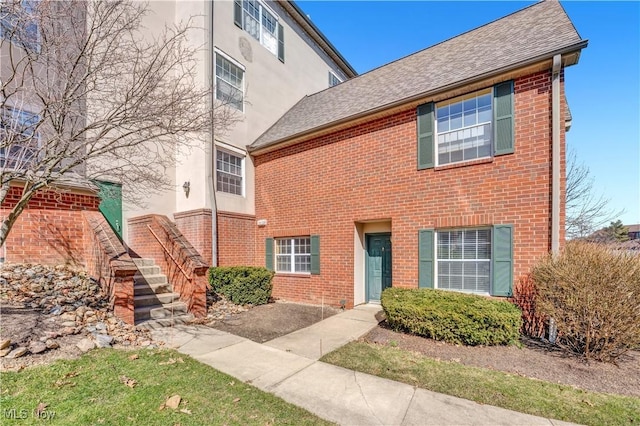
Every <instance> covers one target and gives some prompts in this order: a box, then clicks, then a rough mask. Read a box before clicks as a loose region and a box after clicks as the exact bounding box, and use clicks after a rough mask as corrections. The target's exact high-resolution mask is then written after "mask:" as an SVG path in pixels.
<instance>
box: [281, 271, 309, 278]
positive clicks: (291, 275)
mask: <svg viewBox="0 0 640 426" xmlns="http://www.w3.org/2000/svg"><path fill="white" fill-rule="evenodd" d="M276 277H289V278H311V274H310V273H304V272H300V273H297V274H296V273H294V272H276Z"/></svg>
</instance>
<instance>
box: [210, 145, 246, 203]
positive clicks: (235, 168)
mask: <svg viewBox="0 0 640 426" xmlns="http://www.w3.org/2000/svg"><path fill="white" fill-rule="evenodd" d="M243 163H244V157H242V156H239V155H235V154H232V153H230V152H227V151H223V150H221V149H216V189H217V190H218V191H220V192H226V193H228V194H234V195H243V193H244V185H243V180H244V179H243Z"/></svg>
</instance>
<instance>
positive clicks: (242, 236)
mask: <svg viewBox="0 0 640 426" xmlns="http://www.w3.org/2000/svg"><path fill="white" fill-rule="evenodd" d="M217 218H218V265H220V266H254V265H255V266H264V262H262V263H260V262H256V258H255V242H256V217H255V216H251V215H244V214H239V213H230V212H218V215H217Z"/></svg>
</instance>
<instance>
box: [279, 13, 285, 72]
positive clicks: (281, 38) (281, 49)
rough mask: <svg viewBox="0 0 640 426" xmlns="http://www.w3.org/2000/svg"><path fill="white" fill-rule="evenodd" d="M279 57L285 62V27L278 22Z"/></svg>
mask: <svg viewBox="0 0 640 426" xmlns="http://www.w3.org/2000/svg"><path fill="white" fill-rule="evenodd" d="M278 59H280V62H282V63H284V27H283V26H282V23H280V22H278Z"/></svg>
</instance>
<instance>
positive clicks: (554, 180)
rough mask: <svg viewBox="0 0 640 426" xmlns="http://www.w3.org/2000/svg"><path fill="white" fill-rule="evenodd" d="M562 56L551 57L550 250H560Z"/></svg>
mask: <svg viewBox="0 0 640 426" xmlns="http://www.w3.org/2000/svg"><path fill="white" fill-rule="evenodd" d="M561 70H562V57H561V55H555V56H554V57H553V68H552V71H551V129H552V130H551V252H552V253H558V252H559V251H560V113H561V111H560V71H561Z"/></svg>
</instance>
